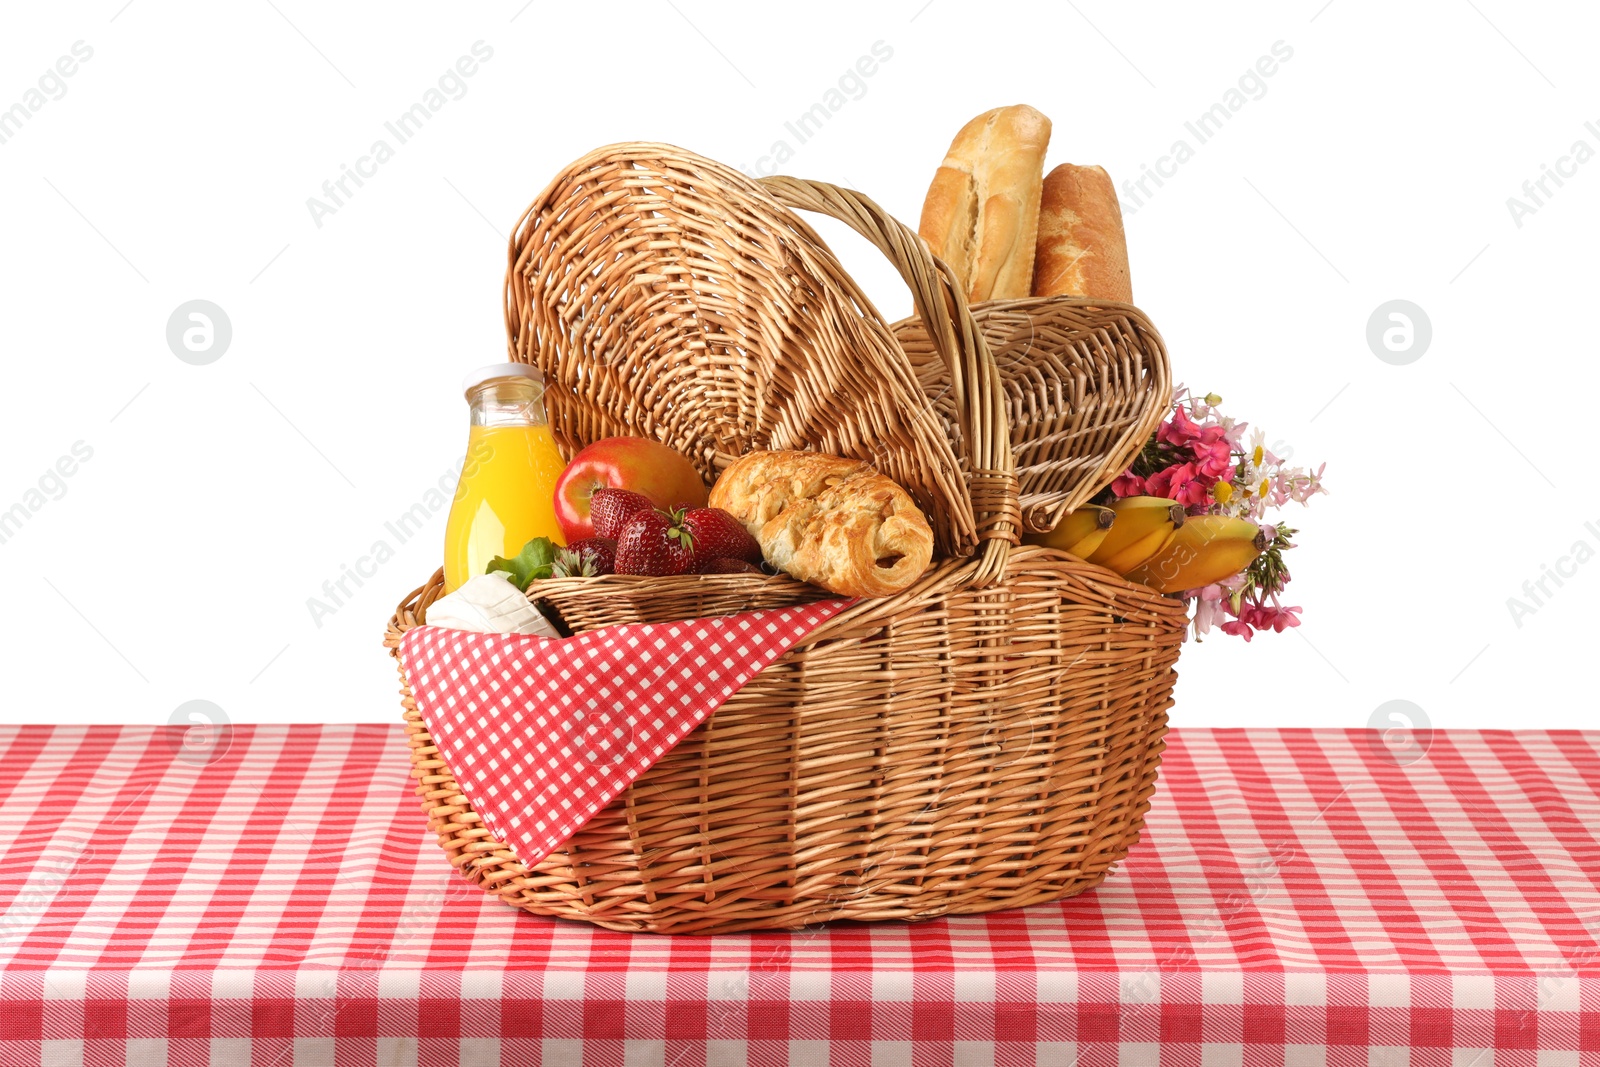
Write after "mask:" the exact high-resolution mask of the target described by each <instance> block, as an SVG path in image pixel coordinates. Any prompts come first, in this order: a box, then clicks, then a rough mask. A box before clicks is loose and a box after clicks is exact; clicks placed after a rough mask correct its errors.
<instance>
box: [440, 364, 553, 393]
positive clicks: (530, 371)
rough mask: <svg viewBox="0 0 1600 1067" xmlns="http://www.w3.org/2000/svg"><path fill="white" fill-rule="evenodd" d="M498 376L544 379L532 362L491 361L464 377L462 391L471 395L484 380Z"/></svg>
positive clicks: (488, 380)
mask: <svg viewBox="0 0 1600 1067" xmlns="http://www.w3.org/2000/svg"><path fill="white" fill-rule="evenodd" d="M496 378H532V379H533V380H534V381H536V382H541V383H542V382H543V381H544V376H543V375H541V374H540V373H539V368H538V367H535V366H533V365H532V364H531V363H491V364H489V365H488V366H487V367H479V368H478V369H477V370H475V371H473V372H472V373H471V374H469V375H467V376H466V377H465V378H463V379H462V380H461V391H462V392H463V393H466V394H468V395H471V393H472V391H473V390H474V389H476V388H477V387H478V386H480V385H482V384H483V383H484V382H492V381H494V380H495V379H496Z"/></svg>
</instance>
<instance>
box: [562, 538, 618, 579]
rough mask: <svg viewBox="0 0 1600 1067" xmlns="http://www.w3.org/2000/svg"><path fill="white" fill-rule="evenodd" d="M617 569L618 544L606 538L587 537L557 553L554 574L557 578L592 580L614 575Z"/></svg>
mask: <svg viewBox="0 0 1600 1067" xmlns="http://www.w3.org/2000/svg"><path fill="white" fill-rule="evenodd" d="M616 569H617V545H616V542H614V541H608V540H606V539H605V538H604V537H585V538H583V539H582V540H581V541H574V542H572V544H570V545H568V546H567V547H566V548H563V549H562V550H561V551H560V552H557V553H556V562H555V566H554V574H555V576H556V577H557V578H590V577H594V576H595V575H600V574H614V573H615V572H616Z"/></svg>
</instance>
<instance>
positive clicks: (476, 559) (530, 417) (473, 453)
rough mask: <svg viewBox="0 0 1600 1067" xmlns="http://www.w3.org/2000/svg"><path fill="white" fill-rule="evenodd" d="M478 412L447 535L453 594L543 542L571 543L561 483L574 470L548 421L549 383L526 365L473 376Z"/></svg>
mask: <svg viewBox="0 0 1600 1067" xmlns="http://www.w3.org/2000/svg"><path fill="white" fill-rule="evenodd" d="M463 386H464V388H465V391H466V394H467V404H468V406H469V407H470V408H471V409H472V426H471V429H470V430H469V431H468V433H467V457H466V463H465V464H464V465H463V466H462V468H461V480H460V482H459V483H458V484H457V486H456V496H455V501H454V503H452V504H451V506H450V518H449V521H448V522H446V524H445V530H444V587H445V591H446V592H451V591H453V590H455V589H456V588H458V587H459V586H461V585H462V584H463V583H465V582H466V581H467V580H468V579H469V578H476V577H477V576H478V575H480V574H482V573H483V572H484V568H485V567H487V566H488V565H489V561H490V560H491V559H493V558H494V557H495V556H505V557H507V558H510V557H512V556H515V555H516V554H517V553H519V552H521V551H522V546H523V545H525V544H527V543H528V542H529V541H531V540H533V539H534V538H535V537H548V538H550V540H551V541H554V542H555V543H556V544H558V545H564V544H566V541H565V539H564V538H563V537H562V536H561V527H560V526H559V525H558V524H557V523H556V512H555V504H554V502H553V496H554V493H555V486H556V479H558V478H559V477H560V476H561V470H562V468H563V467H564V466H566V464H565V462H564V461H563V460H562V458H561V453H560V452H558V451H556V442H555V438H554V437H552V436H551V434H550V427H549V426H548V425H547V424H546V423H545V414H544V380H543V379H542V378H541V377H540V376H539V372H538V370H537V369H535V368H534V367H530V366H528V365H527V364H525V363H496V364H493V365H491V366H488V367H481V368H479V369H478V370H476V371H473V372H472V373H471V374H469V375H467V379H466V381H465V382H464V383H463Z"/></svg>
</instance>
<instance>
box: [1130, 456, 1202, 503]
mask: <svg viewBox="0 0 1600 1067" xmlns="http://www.w3.org/2000/svg"><path fill="white" fill-rule="evenodd" d="M1216 484H1217V479H1216V478H1214V477H1208V476H1206V475H1203V474H1201V473H1200V472H1198V471H1196V470H1195V467H1194V464H1193V463H1175V464H1173V465H1172V466H1170V467H1168V468H1166V469H1165V470H1159V471H1156V472H1155V473H1154V474H1152V475H1151V476H1150V477H1149V478H1147V479H1145V490H1146V492H1148V493H1149V494H1150V495H1151V496H1164V497H1167V498H1169V499H1171V500H1176V501H1177V502H1178V503H1180V504H1182V505H1183V506H1184V507H1186V508H1194V507H1204V506H1205V505H1207V504H1210V503H1211V487H1212V486H1213V485H1216Z"/></svg>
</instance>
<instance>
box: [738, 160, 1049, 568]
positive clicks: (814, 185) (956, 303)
mask: <svg viewBox="0 0 1600 1067" xmlns="http://www.w3.org/2000/svg"><path fill="white" fill-rule="evenodd" d="M761 184H762V185H763V186H765V187H766V189H767V191H768V192H770V193H771V194H772V195H773V197H774V198H775V199H776V200H778V201H779V202H780V203H782V204H783V205H784V206H786V207H790V208H798V209H801V210H805V211H815V212H817V213H818V214H822V215H828V216H830V217H832V218H835V219H838V220H839V221H840V222H843V223H844V224H845V225H847V226H849V227H850V228H851V229H853V230H855V231H856V232H857V233H859V234H860V235H861V236H863V237H865V238H866V239H867V240H869V241H871V242H872V243H873V244H874V245H876V246H877V247H878V250H879V251H881V252H882V253H883V254H884V255H885V256H886V257H888V259H889V262H890V263H891V264H893V265H894V267H895V269H896V270H898V271H899V272H900V277H901V278H902V279H904V280H905V283H906V286H907V287H908V288H909V289H910V290H911V299H912V301H913V303H914V305H915V307H916V311H917V316H918V317H919V318H921V320H922V322H923V324H924V325H925V326H926V328H927V332H928V336H929V338H930V339H931V340H932V341H933V344H934V347H935V349H936V350H937V351H938V353H939V356H940V358H941V359H943V360H944V363H945V366H946V367H947V368H948V369H949V372H950V388H951V390H952V392H953V394H954V397H955V410H956V413H957V417H958V418H959V419H960V421H961V442H962V446H963V448H964V450H965V452H966V456H965V459H966V460H967V470H968V483H967V489H968V492H969V494H970V495H971V497H972V511H973V515H974V517H975V518H976V520H977V532H978V538H979V543H980V547H979V551H978V565H977V567H976V569H975V570H974V571H973V572H972V574H971V575H970V577H969V578H968V581H967V584H971V585H975V586H978V587H980V588H981V587H983V586H987V585H990V584H992V583H994V582H997V581H999V580H1000V578H1001V577H1002V576H1003V574H1004V572H1005V566H1006V560H1007V558H1008V557H1009V556H1010V553H1011V546H1012V545H1015V544H1017V543H1018V541H1019V537H1018V531H1019V530H1020V529H1021V528H1022V508H1021V504H1020V501H1019V495H1018V492H1019V489H1018V483H1017V474H1016V457H1015V456H1014V455H1012V452H1011V429H1010V425H1009V423H1008V422H1007V418H1006V406H1005V391H1004V387H1003V385H1002V384H1001V380H1000V371H999V368H997V367H996V366H995V362H994V357H993V355H992V354H991V353H990V351H989V345H988V342H986V341H985V340H984V338H983V334H982V333H981V332H980V331H979V330H978V326H977V323H976V322H974V321H973V318H972V312H971V310H970V309H969V308H968V307H967V300H966V297H965V295H963V293H962V291H961V286H960V285H958V284H957V283H956V281H955V278H954V276H953V275H952V274H951V272H950V268H949V267H947V266H946V265H945V263H944V262H943V261H942V260H940V259H938V258H936V257H935V256H934V255H933V254H932V253H931V252H930V251H929V250H928V246H927V245H926V244H924V243H923V241H922V238H921V237H919V236H917V234H916V232H915V231H913V230H912V229H911V228H910V227H908V226H906V225H905V224H904V223H902V222H900V221H899V220H898V219H896V218H895V217H894V216H893V215H890V214H889V213H888V212H886V211H884V210H883V209H882V208H881V207H879V206H878V205H877V204H876V203H874V202H873V201H872V200H871V199H870V198H868V197H866V196H863V195H862V194H860V193H858V192H856V191H854V190H853V189H843V188H840V187H839V186H836V185H829V184H828V183H827V182H814V181H806V180H805V179H802V178H791V177H787V176H782V175H780V176H777V177H772V178H762V179H761ZM849 285H850V287H851V295H852V297H854V298H855V300H856V301H857V303H858V304H860V306H861V307H863V308H871V307H872V304H871V302H870V301H869V300H868V299H867V298H866V295H865V294H864V293H862V292H861V291H860V289H859V288H857V287H856V286H855V283H854V282H853V281H849Z"/></svg>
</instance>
